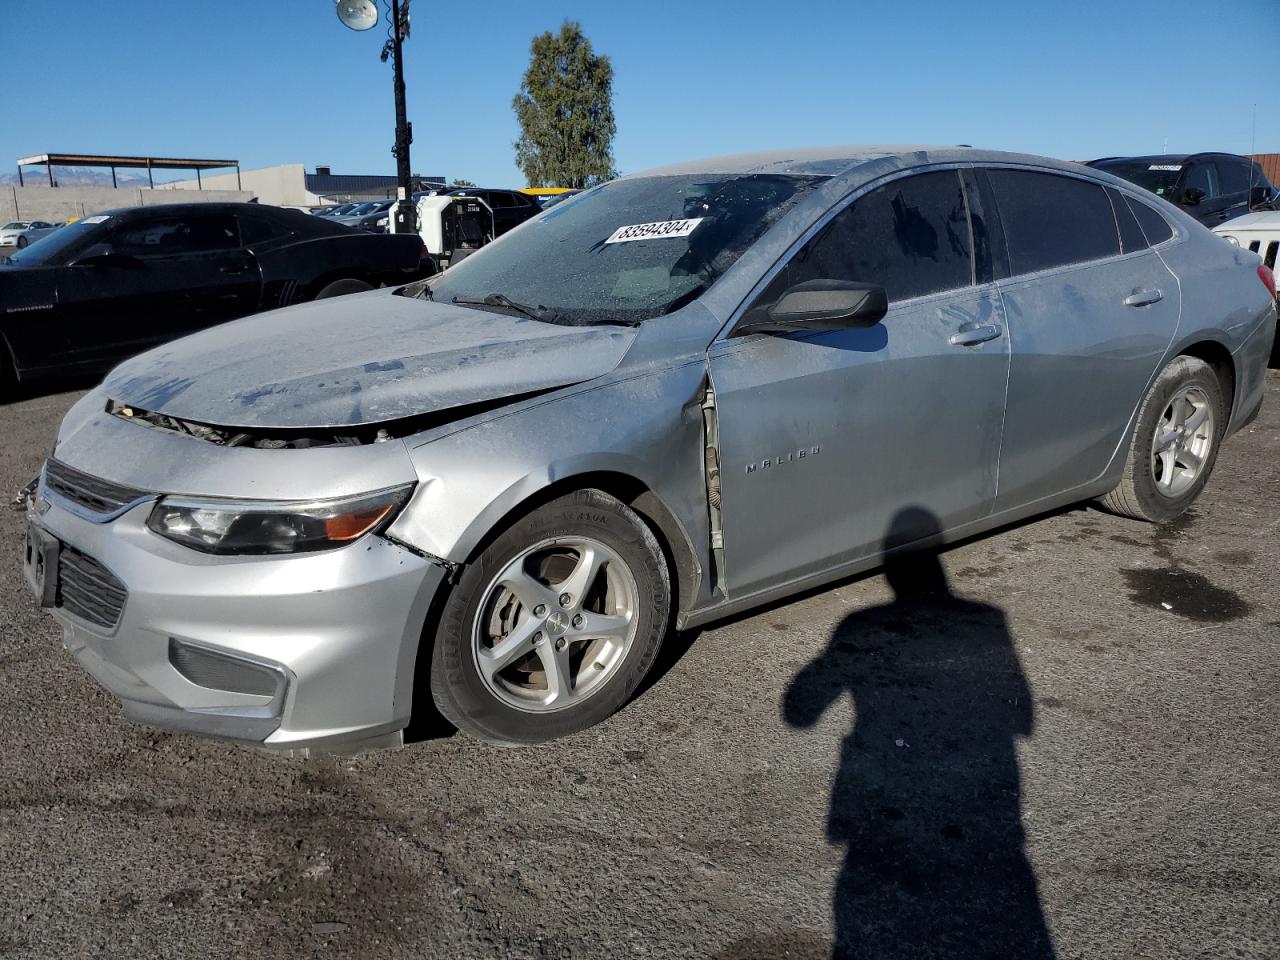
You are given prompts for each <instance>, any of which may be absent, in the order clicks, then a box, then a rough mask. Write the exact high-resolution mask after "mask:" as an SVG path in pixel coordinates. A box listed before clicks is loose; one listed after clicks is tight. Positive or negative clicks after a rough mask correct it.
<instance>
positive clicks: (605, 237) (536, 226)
mask: <svg viewBox="0 0 1280 960" xmlns="http://www.w3.org/2000/svg"><path fill="white" fill-rule="evenodd" d="M823 179H824V178H822V177H800V176H782V175H776V174H767V175H766V174H744V175H728V174H710V175H707V174H704V175H700V176H672V177H645V178H642V179H635V180H615V181H613V182H611V183H606V184H604V185H603V186H600V187H597V188H596V189H594V190H591V191H588V192H586V193H582V194H579V195H577V196H573V197H570V198H569V199H567V200H565V201H563V202H561V203H558V204H556V205H555V206H554V207H552V208H551V209H549V210H547V211H546V212H545V213H543V214H541V215H540V216H537V217H535V218H534V219H533V221H531V222H530V223H529V224H528V225H526V226H524V227H522V228H521V229H520V230H519V232H518V233H515V234H512V235H511V236H510V237H509V238H504V239H502V240H500V241H498V242H497V243H495V244H493V245H492V246H489V247H486V248H485V249H483V250H481V251H479V252H478V253H476V254H473V255H472V256H470V257H468V258H467V259H465V260H463V261H461V262H460V263H458V264H457V265H456V266H454V267H450V268H449V270H448V271H446V272H445V273H443V274H441V275H440V276H439V277H437V278H433V279H432V280H431V281H429V282H428V283H427V284H426V285H425V286H426V290H425V291H422V295H424V296H430V297H432V298H433V299H435V300H436V301H439V302H446V303H447V302H452V301H454V300H456V301H458V302H465V303H468V304H469V305H472V306H476V307H478V308H479V309H491V310H495V311H509V310H513V309H514V310H516V311H518V312H522V313H526V314H528V315H530V316H534V317H536V319H539V320H545V321H547V322H551V323H565V324H571V325H593V324H636V323H640V322H641V321H643V320H647V319H648V318H650V317H658V316H662V315H663V314H665V313H669V312H671V311H672V310H675V309H677V308H679V307H681V306H683V305H684V304H686V303H688V302H690V301H691V300H693V299H694V298H695V297H697V296H698V295H699V294H701V293H702V292H703V291H704V290H706V289H707V288H708V287H710V286H711V284H712V283H714V282H715V281H716V280H717V279H718V278H719V277H720V275H721V274H723V273H724V272H725V271H726V270H728V269H729V267H731V266H732V265H733V264H734V263H735V262H736V261H737V259H738V258H739V257H740V256H742V254H743V252H744V251H746V250H747V248H748V247H750V246H751V245H752V244H753V243H755V241H756V240H757V239H759V238H760V236H761V235H762V234H763V233H764V232H765V231H766V230H767V229H768V228H769V227H770V226H772V225H773V223H774V222H776V221H777V220H778V218H779V217H781V216H782V215H783V214H784V213H786V212H787V210H789V209H790V208H791V207H792V206H794V205H795V203H796V201H797V200H798V199H799V198H800V197H801V196H802V195H803V194H804V193H805V192H806V191H808V190H810V189H811V188H812V187H813V186H814V185H815V184H817V183H820V182H821V181H822V180H823Z"/></svg>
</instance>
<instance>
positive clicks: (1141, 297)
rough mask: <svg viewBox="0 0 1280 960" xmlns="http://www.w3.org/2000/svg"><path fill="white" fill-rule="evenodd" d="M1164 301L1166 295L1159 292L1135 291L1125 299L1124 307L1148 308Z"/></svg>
mask: <svg viewBox="0 0 1280 960" xmlns="http://www.w3.org/2000/svg"><path fill="white" fill-rule="evenodd" d="M1163 299H1164V293H1162V292H1161V291H1159V290H1135V291H1133V293H1131V294H1129V295H1128V296H1127V297H1125V298H1124V305H1125V306H1126V307H1147V306H1150V305H1151V304H1153V303H1158V302H1160V301H1161V300H1163Z"/></svg>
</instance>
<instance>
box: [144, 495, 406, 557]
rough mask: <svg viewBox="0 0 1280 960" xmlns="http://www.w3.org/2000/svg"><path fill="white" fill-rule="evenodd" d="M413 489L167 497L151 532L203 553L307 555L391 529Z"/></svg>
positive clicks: (152, 521) (151, 521)
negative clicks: (311, 495) (321, 495)
mask: <svg viewBox="0 0 1280 960" xmlns="http://www.w3.org/2000/svg"><path fill="white" fill-rule="evenodd" d="M413 488H414V484H412V483H406V484H404V485H402V486H399V487H390V488H388V489H386V490H378V491H375V492H373V493H365V494H360V495H358V496H354V497H341V498H337V499H333V500H302V501H296V500H293V501H281V500H194V499H187V498H185V497H164V498H162V499H161V500H160V501H159V502H158V503H157V504H156V505H155V507H153V508H152V510H151V516H150V517H149V518H148V519H147V527H148V528H149V529H151V530H152V531H153V532H155V533H158V534H159V535H160V536H162V537H165V538H166V539H168V540H172V541H174V542H175V543H180V544H182V545H183V546H186V547H190V548H191V549H193V550H199V551H201V552H202V553H217V554H236V555H240V554H243V555H255V554H270V553H305V552H309V551H314V550H330V549H332V548H334V547H340V546H342V545H343V544H346V543H350V542H352V541H353V540H357V539H359V538H360V537H363V536H364V535H365V534H366V533H372V532H374V531H376V530H379V529H382V528H383V527H385V526H387V525H388V524H389V523H390V522H391V521H392V520H394V519H395V517H396V514H397V513H399V512H400V509H401V508H402V507H403V506H404V505H405V504H406V503H407V502H408V500H409V495H410V494H411V493H413Z"/></svg>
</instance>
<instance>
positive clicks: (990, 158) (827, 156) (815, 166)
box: [623, 144, 1080, 179]
mask: <svg viewBox="0 0 1280 960" xmlns="http://www.w3.org/2000/svg"><path fill="white" fill-rule="evenodd" d="M880 161H889V162H890V163H891V164H892V165H893V166H897V167H908V166H917V165H921V164H929V163H1025V164H1030V165H1034V166H1038V167H1049V168H1057V169H1062V170H1074V171H1076V172H1079V170H1080V166H1079V164H1076V163H1072V162H1070V161H1066V160H1054V159H1051V158H1049V157H1040V156H1033V155H1031V154H1025V153H1010V152H1006V151H1003V150H985V149H980V148H975V147H967V146H939V145H927V144H854V145H847V146H835V147H802V148H798V149H791V150H769V151H765V152H762V153H739V154H731V155H728V156H723V157H708V158H705V159H702V160H692V161H688V162H685V163H675V164H670V165H668V166H663V167H654V168H652V169H649V170H642V171H638V172H636V173H633V174H628V175H627V177H624V178H623V179H630V178H631V177H665V176H688V175H691V174H695V175H696V174H748V173H753V174H766V173H769V174H783V175H794V176H826V177H838V176H841V175H843V174H847V173H852V172H853V171H855V170H857V169H858V168H859V167H863V166H867V165H868V164H874V163H877V162H880Z"/></svg>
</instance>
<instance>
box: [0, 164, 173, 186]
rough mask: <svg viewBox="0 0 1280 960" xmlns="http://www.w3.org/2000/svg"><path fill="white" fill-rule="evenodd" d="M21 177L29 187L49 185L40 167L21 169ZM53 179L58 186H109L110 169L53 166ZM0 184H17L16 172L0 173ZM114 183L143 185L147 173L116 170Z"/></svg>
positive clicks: (145, 181) (47, 176) (47, 178)
mask: <svg viewBox="0 0 1280 960" xmlns="http://www.w3.org/2000/svg"><path fill="white" fill-rule="evenodd" d="M22 179H23V182H24V183H25V184H26V185H27V186H29V187H44V186H48V185H49V175H48V174H47V173H46V172H45V171H44V169H43V168H40V167H30V168H28V169H26V170H23V171H22ZM53 179H54V182H55V183H57V184H58V186H60V187H109V186H111V171H110V170H98V169H96V168H94V167H54V168H53ZM0 185H2V186H6V187H9V186H13V187H16V186H18V175H17V174H16V173H0ZM116 185H117V186H120V187H145V186H146V185H147V175H146V174H145V173H143V174H141V175H139V174H138V173H137V172H135V171H132V170H128V171H126V170H117V171H116Z"/></svg>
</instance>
